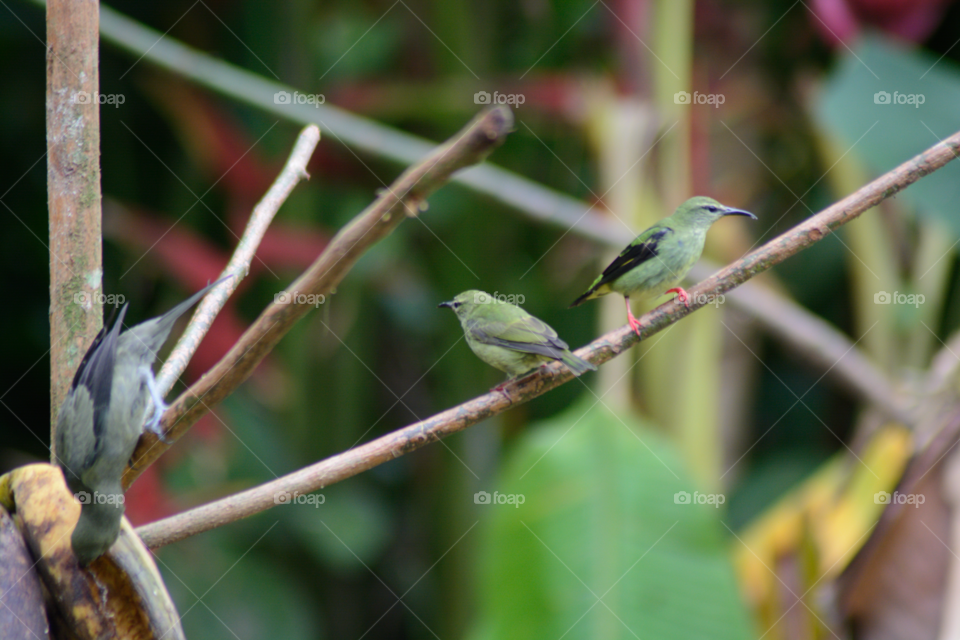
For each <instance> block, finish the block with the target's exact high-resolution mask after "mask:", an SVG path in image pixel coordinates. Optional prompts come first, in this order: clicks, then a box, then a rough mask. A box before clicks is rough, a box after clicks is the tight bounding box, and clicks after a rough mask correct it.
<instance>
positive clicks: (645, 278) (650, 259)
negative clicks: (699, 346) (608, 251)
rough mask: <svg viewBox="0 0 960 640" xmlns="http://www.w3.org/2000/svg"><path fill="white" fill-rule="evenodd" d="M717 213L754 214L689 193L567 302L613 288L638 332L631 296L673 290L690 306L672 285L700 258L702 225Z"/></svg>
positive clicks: (718, 215)
mask: <svg viewBox="0 0 960 640" xmlns="http://www.w3.org/2000/svg"><path fill="white" fill-rule="evenodd" d="M723 216H747V217H748V218H753V219H754V220H756V219H757V216H755V215H753V214H752V213H750V212H749V211H743V210H742V209H734V208H732V207H727V206H724V205H722V204H720V203H719V202H717V201H716V200H714V199H713V198H707V197H705V196H696V197H694V198H690V199H689V200H687V201H686V202H684V203H683V204H681V205H680V206H679V207H677V210H676V211H674V212H673V215H672V216H670V217H668V218H664V219H663V220H661V221H660V222H658V223H657V224H655V225H653V226H652V227H650V228H649V229H647V230H646V231H644V232H643V233H641V234H640V235H639V236H637V238H636V239H635V240H634V241H633V242H631V243H630V244H629V245H627V248H626V249H624V250H623V251H621V252H620V255H619V256H617V257H616V259H615V260H614V261H613V262H611V263H610V264H609V266H607V268H606V269H604V270H603V273H601V274H600V276H599V277H598V278H597V279H596V280H594V281H593V284H592V285H590V288H589V289H587V292H586V293H584V294H583V295H582V296H580V297H579V298H577V299H576V300H574V301H573V304H571V305H570V307H571V308H572V307H576V306H577V305H579V304H582V303H583V302H585V301H587V300H591V299H593V298H599V297H600V296H605V295H607V294H608V293H610V292H611V291H616V292H617V293H619V294H621V295H622V296H623V300H624V302H625V303H626V305H627V321H628V322H629V323H630V326H631V327H632V328H633V330H634V331H636V332H637V335H638V336H639V335H640V321H639V320H637V319H636V318H635V317H633V311H632V310H631V309H630V298H631V297H635V298H636V297H639V298H643V299H653V298H657V297H659V296H662V295H663V294H665V293H676V294H677V299H678V300H680V302H682V303H683V304H685V305H686V306H690V296H689V295H688V294H687V292H686V291H684V290H683V288H682V287H680V286H678V285H679V284H680V282H681V281H682V280H683V278H684V276H686V275H687V272H688V271H690V268H691V267H693V265H694V264H695V263H696V262H697V260H699V259H700V254H702V253H703V243H704V241H705V240H706V237H707V230H708V229H709V228H710V226H711V225H712V224H713V223H714V222H716V221H717V220H719V219H720V218H722V217H723Z"/></svg>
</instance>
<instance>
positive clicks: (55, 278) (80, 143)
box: [46, 0, 103, 442]
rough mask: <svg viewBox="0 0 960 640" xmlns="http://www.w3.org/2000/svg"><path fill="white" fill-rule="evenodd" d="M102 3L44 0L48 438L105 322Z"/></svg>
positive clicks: (52, 439)
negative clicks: (100, 63)
mask: <svg viewBox="0 0 960 640" xmlns="http://www.w3.org/2000/svg"><path fill="white" fill-rule="evenodd" d="M99 27H100V24H99V6H98V3H97V2H95V1H91V0H82V1H78V0H49V2H48V3H47V43H48V49H47V98H46V106H47V201H48V207H49V216H50V383H51V384H50V410H51V442H53V441H54V438H53V437H52V436H53V428H54V426H55V425H56V421H57V412H58V411H59V408H60V403H61V402H62V401H63V398H64V396H65V395H66V393H67V390H68V388H69V385H70V380H71V377H72V375H73V372H74V370H75V369H76V368H77V365H79V364H80V359H81V358H82V357H83V354H84V352H85V351H86V348H87V347H88V346H89V344H90V342H91V340H92V339H93V337H94V336H95V335H96V333H97V331H98V330H99V329H100V326H101V322H102V314H101V306H102V305H101V301H100V299H99V294H100V293H101V280H102V277H103V270H102V267H101V239H100V238H101V234H100V111H99V102H98V94H97V89H98V86H99V73H98V70H97V58H98V51H99V49H98V47H99V38H100V32H99Z"/></svg>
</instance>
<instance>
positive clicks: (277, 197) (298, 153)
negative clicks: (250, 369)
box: [157, 124, 320, 396]
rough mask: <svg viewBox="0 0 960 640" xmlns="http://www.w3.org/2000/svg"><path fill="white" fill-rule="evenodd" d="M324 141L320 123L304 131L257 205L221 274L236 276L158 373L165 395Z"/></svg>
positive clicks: (211, 298)
mask: <svg viewBox="0 0 960 640" xmlns="http://www.w3.org/2000/svg"><path fill="white" fill-rule="evenodd" d="M318 142H320V129H318V128H317V126H316V125H312V124H311V125H308V126H307V127H305V128H304V129H303V131H301V132H300V135H299V137H298V138H297V142H296V144H294V146H293V151H292V152H291V153H290V157H289V158H288V159H287V164H286V165H284V167H283V171H281V172H280V175H279V176H277V179H276V180H274V182H273V184H272V185H271V186H270V189H269V190H268V191H267V193H266V195H264V196H263V198H262V199H261V200H260V202H258V203H257V206H256V207H254V208H253V213H251V214H250V221H249V222H248V223H247V228H246V229H245V230H244V232H243V237H241V238H240V242H239V243H237V248H236V250H234V252H233V256H232V257H231V258H230V262H228V263H227V266H226V267H224V269H223V272H222V273H221V274H220V277H221V278H222V277H224V276H228V275H232V276H233V277H232V278H231V279H230V281H229V282H225V283H224V284H223V286H219V287H216V288H215V289H214V290H213V291H211V292H210V293H209V294H208V295H207V296H205V297H204V299H203V300H202V301H201V302H200V304H199V306H198V307H197V311H196V313H194V314H193V318H192V319H191V320H190V324H188V325H187V328H186V329H185V330H184V332H183V336H181V338H180V340H179V341H178V342H177V346H176V347H174V349H173V351H171V352H170V356H169V357H168V358H167V361H166V362H165V363H164V364H163V367H162V368H161V369H160V373H159V374H157V385H158V386H159V387H160V395H161V396H165V395H167V393H169V392H170V389H171V388H173V385H174V383H175V382H176V381H177V379H178V378H179V377H180V375H181V374H182V373H183V371H184V369H186V368H187V363H188V362H190V358H192V357H193V354H194V353H195V352H196V351H197V347H199V346H200V342H201V341H202V340H203V337H204V336H205V335H207V332H208V331H209V330H210V325H212V324H213V321H214V319H215V318H216V317H217V314H218V313H220V310H221V309H223V305H225V304H226V303H227V299H228V298H229V297H230V296H231V295H233V292H234V291H236V289H237V287H238V286H240V281H241V280H243V278H245V277H246V275H247V274H248V273H249V272H250V263H251V262H252V261H253V256H254V254H255V253H256V252H257V247H259V246H260V242H261V241H262V240H263V236H264V234H265V233H266V232H267V228H268V227H269V226H270V223H271V222H273V218H274V216H275V215H276V214H277V211H279V210H280V206H281V205H283V203H284V202H286V200H287V198H288V197H289V196H290V192H292V191H293V188H294V187H295V186H297V183H298V182H300V181H301V180H304V179H309V178H310V175H309V174H308V173H307V163H308V162H309V161H310V157H311V156H312V155H313V150H314V149H316V148H317V143H318Z"/></svg>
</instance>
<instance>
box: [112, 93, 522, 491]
mask: <svg viewBox="0 0 960 640" xmlns="http://www.w3.org/2000/svg"><path fill="white" fill-rule="evenodd" d="M512 126H513V113H512V112H511V111H510V108H509V107H506V106H498V107H493V108H490V109H486V110H484V111H483V112H481V113H480V114H479V115H478V116H477V117H476V118H474V119H473V121H472V122H471V123H470V124H468V125H467V126H466V127H465V128H464V129H463V130H461V131H460V132H459V133H457V134H456V135H455V136H454V137H452V138H450V139H449V140H448V141H447V142H445V143H444V144H442V145H440V146H439V147H437V148H436V149H434V150H433V152H431V153H430V154H429V155H428V156H427V157H426V158H424V159H423V160H421V161H420V162H419V163H417V164H416V165H414V166H412V167H410V168H409V169H407V170H406V171H404V172H403V174H401V175H400V177H399V178H397V179H396V181H394V183H393V184H392V185H390V187H388V188H387V189H386V190H385V191H384V192H383V193H381V194H380V196H379V197H378V198H377V199H376V200H375V201H374V202H373V203H372V204H371V205H370V206H369V207H367V209H366V210H365V211H363V212H362V213H360V215H358V216H357V217H356V218H354V219H353V220H352V221H351V222H350V223H349V224H348V225H346V226H345V227H344V228H342V229H341V230H340V231H339V233H337V235H336V236H334V238H333V239H332V240H331V241H330V243H329V244H328V245H327V247H326V248H325V249H324V251H323V253H321V254H320V257H318V258H317V260H316V261H315V262H314V263H313V264H312V265H311V266H310V268H309V269H307V270H306V271H305V272H304V273H303V274H302V275H301V276H300V277H299V278H297V280H296V281H295V282H294V283H293V284H291V285H290V286H289V287H288V290H287V291H286V292H281V293H280V294H279V295H278V296H277V297H276V298H275V299H274V302H273V304H271V305H270V306H269V307H267V308H266V309H265V310H264V311H263V313H261V314H260V317H259V318H257V320H256V322H254V323H253V325H251V326H250V328H249V329H247V331H246V332H244V334H243V335H242V336H241V337H240V340H239V341H238V342H237V344H235V345H234V346H233V348H232V349H230V351H229V353H227V355H225V356H224V357H223V359H222V360H221V361H220V362H219V363H217V365H216V366H215V367H214V368H213V369H211V370H210V371H209V372H208V373H207V374H206V375H205V376H204V377H203V378H201V379H200V380H199V381H197V382H196V383H195V384H194V385H193V386H192V387H191V388H190V389H188V390H187V391H186V392H184V393H183V394H182V395H181V396H180V397H179V398H177V399H176V400H175V401H174V402H173V404H172V405H170V408H169V409H168V410H167V411H166V413H164V414H163V421H162V423H161V426H162V428H163V430H164V432H165V433H166V436H167V439H168V440H176V439H177V438H179V437H180V436H181V435H183V433H185V432H186V430H187V429H189V428H190V427H191V426H192V425H193V424H194V423H195V422H196V421H197V420H199V419H200V417H201V416H202V415H203V414H205V413H206V412H208V411H209V410H210V407H211V406H213V405H215V404H217V403H218V402H220V401H221V400H223V399H224V398H226V397H227V396H228V395H230V393H232V392H233V391H234V390H235V389H236V388H237V387H238V386H240V384H241V383H243V382H244V381H245V380H246V379H247V378H248V377H250V374H252V373H253V371H254V369H256V367H257V365H258V364H260V361H261V360H263V358H264V357H265V356H266V355H267V354H268V353H269V352H270V351H271V350H272V349H273V347H274V346H276V344H277V343H278V342H279V341H280V338H282V337H283V336H284V335H285V334H286V333H287V331H289V330H290V328H291V327H293V325H294V323H296V322H297V321H298V320H299V319H300V318H302V317H303V316H304V315H306V314H307V312H309V311H310V310H311V309H313V308H314V307H315V304H316V301H318V300H319V301H322V300H324V299H325V296H329V295H332V294H333V292H334V291H335V290H336V288H337V285H338V284H340V281H341V280H343V278H344V276H346V275H347V272H348V271H350V269H351V268H352V267H353V265H354V264H355V263H356V261H357V260H359V259H360V256H362V255H363V254H364V253H365V252H366V251H367V249H369V248H370V247H371V246H373V245H374V244H376V243H377V242H378V241H379V240H381V239H382V238H384V237H386V236H387V235H389V234H390V233H391V232H392V231H393V230H394V229H395V228H396V227H397V226H398V225H399V224H400V223H401V222H403V220H404V219H405V218H406V217H408V216H416V215H418V213H419V212H420V208H421V205H423V204H425V201H426V198H427V197H428V196H429V195H430V194H431V193H433V192H434V191H436V190H437V189H438V188H440V186H442V185H443V184H444V183H446V182H447V181H448V180H449V179H450V176H451V175H452V174H453V173H454V172H456V171H458V170H460V169H462V168H464V167H468V166H470V165H473V164H476V163H478V162H482V161H483V160H484V158H486V157H487V155H489V154H490V152H491V151H493V150H494V149H495V148H497V147H498V146H499V145H500V144H501V143H502V142H503V141H504V140H505V139H506V136H507V134H508V133H509V132H510V130H511V128H512ZM168 448H169V445H168V444H165V443H163V442H162V441H160V440H159V439H158V438H157V436H156V435H154V434H153V433H151V432H147V433H144V435H143V436H141V437H140V442H138V443H137V448H136V450H135V451H134V452H133V457H132V458H131V461H132V462H133V465H132V466H131V467H128V468H127V471H126V473H125V474H124V478H123V485H124V488H126V487H129V486H130V485H131V484H132V483H133V481H134V480H135V479H136V478H137V476H139V474H140V473H141V472H142V471H143V469H144V468H146V467H147V466H148V465H149V464H150V463H152V462H153V461H154V460H156V459H157V458H158V457H160V455H161V454H162V453H163V452H164V451H166V450H167V449H168Z"/></svg>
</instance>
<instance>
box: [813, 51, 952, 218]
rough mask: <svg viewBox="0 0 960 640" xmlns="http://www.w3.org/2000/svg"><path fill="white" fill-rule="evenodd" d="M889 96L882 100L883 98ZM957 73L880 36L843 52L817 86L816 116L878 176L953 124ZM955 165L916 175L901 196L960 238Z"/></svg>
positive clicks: (943, 134) (947, 64)
mask: <svg viewBox="0 0 960 640" xmlns="http://www.w3.org/2000/svg"><path fill="white" fill-rule="evenodd" d="M888 100H889V102H888ZM958 104H960V72H958V70H957V69H956V67H955V66H954V65H953V63H951V62H950V61H948V60H946V59H942V60H939V61H938V60H937V58H936V57H935V56H932V55H930V54H928V53H925V52H921V51H916V50H910V49H905V48H903V47H902V46H900V45H898V44H895V43H894V42H893V41H891V40H888V39H885V38H882V37H880V36H869V37H865V38H863V39H862V40H861V41H860V42H859V43H858V44H857V45H856V46H855V47H854V50H853V51H852V52H846V53H844V54H843V55H842V56H841V58H840V63H839V66H838V67H837V69H836V71H835V72H834V73H833V74H832V75H831V77H830V78H829V80H828V81H827V82H826V84H825V86H824V90H823V93H822V95H821V96H820V98H819V100H818V101H817V103H816V105H815V108H814V113H815V116H816V119H817V121H818V122H819V123H820V125H821V126H822V127H824V128H825V129H826V130H827V131H829V132H830V133H831V134H833V135H835V136H837V137H839V138H840V139H841V140H842V141H843V143H844V144H843V148H844V149H846V148H848V147H850V146H852V147H853V148H852V153H853V154H855V157H857V158H859V159H861V161H862V162H863V163H864V164H865V165H866V166H867V167H869V168H870V169H871V171H873V172H875V173H877V174H881V173H884V172H886V171H889V170H890V169H893V168H894V167H896V166H897V165H899V164H901V163H903V162H905V161H906V160H909V159H910V158H911V157H913V156H915V155H916V154H918V153H920V152H921V151H923V150H924V149H927V148H928V147H930V146H932V145H934V144H936V143H937V142H939V141H940V140H942V139H944V138H946V137H948V136H950V135H952V134H954V133H956V132H957V130H958V129H960V109H958V108H957V105H958ZM958 172H960V164H958V163H956V162H954V163H953V164H951V165H948V166H947V167H944V168H943V169H941V170H940V171H937V172H934V173H933V174H931V175H929V176H926V177H924V178H923V179H922V180H919V181H918V182H916V183H915V184H913V185H911V186H910V187H909V188H908V189H906V190H905V191H904V192H903V198H904V199H905V200H906V201H907V202H909V203H910V204H911V205H912V206H913V207H915V208H916V210H917V211H918V212H919V213H920V214H921V215H924V216H928V217H930V218H932V219H935V220H939V221H940V222H942V223H944V224H945V225H946V226H947V227H948V228H949V229H950V230H951V231H952V232H953V233H954V234H955V235H956V236H960V216H958V215H957V212H956V203H957V201H958V199H960V180H958V177H960V174H958Z"/></svg>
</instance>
